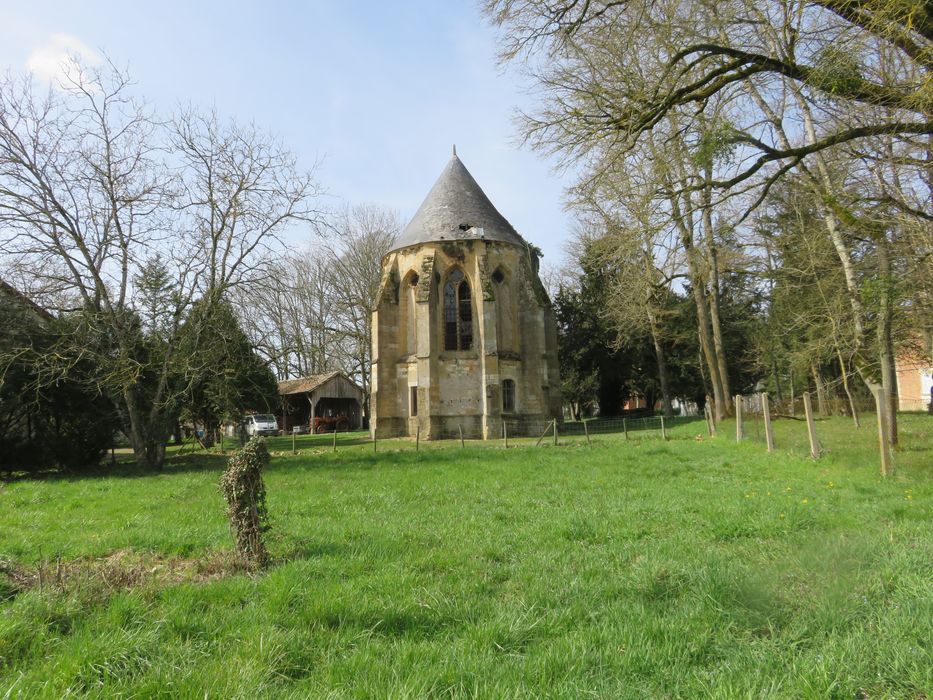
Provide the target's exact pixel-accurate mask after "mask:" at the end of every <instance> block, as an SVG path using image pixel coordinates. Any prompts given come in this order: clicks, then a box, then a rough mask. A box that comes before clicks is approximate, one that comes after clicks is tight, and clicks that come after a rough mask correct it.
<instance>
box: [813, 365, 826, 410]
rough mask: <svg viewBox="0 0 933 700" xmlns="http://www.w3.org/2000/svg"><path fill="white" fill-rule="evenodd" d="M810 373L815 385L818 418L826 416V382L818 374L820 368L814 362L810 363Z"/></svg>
mask: <svg viewBox="0 0 933 700" xmlns="http://www.w3.org/2000/svg"><path fill="white" fill-rule="evenodd" d="M810 374H811V375H813V384H814V385H815V386H816V405H817V411H818V412H819V414H820V418H825V417H826V383H825V382H824V381H823V377H822V375H821V374H820V368H819V367H817V366H816V363H815V362H811V363H810Z"/></svg>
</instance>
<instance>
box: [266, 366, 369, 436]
mask: <svg viewBox="0 0 933 700" xmlns="http://www.w3.org/2000/svg"><path fill="white" fill-rule="evenodd" d="M279 395H280V396H281V397H282V410H281V411H280V413H279V416H278V420H279V428H280V429H281V430H284V431H285V432H286V433H290V432H292V428H294V427H296V426H297V427H306V428H308V429H309V430H315V429H318V431H321V430H333V428H334V426H335V425H336V426H337V427H338V428H339V429H340V430H344V429H348V430H357V429H359V428H360V427H362V418H363V401H364V393H363V389H362V387H360V386H359V385H358V384H357V383H356V382H354V381H353V380H351V379H350V378H348V377H347V376H346V375H345V374H344V373H343V372H328V373H327V374H314V375H311V376H310V377H301V378H300V379H289V380H286V381H284V382H279ZM315 419H317V420H315Z"/></svg>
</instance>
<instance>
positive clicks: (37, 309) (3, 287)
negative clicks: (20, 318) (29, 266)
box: [0, 280, 52, 321]
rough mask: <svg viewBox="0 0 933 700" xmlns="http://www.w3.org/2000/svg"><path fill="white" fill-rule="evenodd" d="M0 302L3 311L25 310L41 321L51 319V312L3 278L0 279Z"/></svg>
mask: <svg viewBox="0 0 933 700" xmlns="http://www.w3.org/2000/svg"><path fill="white" fill-rule="evenodd" d="M0 304H2V305H3V308H4V310H5V311H10V310H13V309H15V310H16V311H17V312H25V313H27V314H30V315H32V316H34V317H36V318H38V319H41V320H43V321H50V320H52V314H50V313H49V312H48V311H46V310H45V309H43V308H42V307H41V306H39V305H38V304H37V303H35V302H34V301H33V300H32V299H30V298H29V297H27V296H26V295H25V294H23V293H22V292H21V291H19V290H18V289H16V287H13V286H10V285H9V284H7V283H6V282H4V281H3V280H0Z"/></svg>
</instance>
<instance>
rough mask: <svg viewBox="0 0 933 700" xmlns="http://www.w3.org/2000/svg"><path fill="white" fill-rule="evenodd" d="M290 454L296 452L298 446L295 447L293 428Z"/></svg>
mask: <svg viewBox="0 0 933 700" xmlns="http://www.w3.org/2000/svg"><path fill="white" fill-rule="evenodd" d="M292 454H293V455H296V454H298V448H297V447H295V431H294V429H293V430H292Z"/></svg>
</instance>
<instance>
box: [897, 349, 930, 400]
mask: <svg viewBox="0 0 933 700" xmlns="http://www.w3.org/2000/svg"><path fill="white" fill-rule="evenodd" d="M895 368H896V370H897V396H898V403H899V406H898V408H899V409H900V410H901V411H926V410H929V407H930V404H931V402H933V396H931V392H933V362H931V358H930V355H929V354H928V353H921V352H919V351H917V350H913V349H910V350H908V349H905V350H903V351H902V352H900V353H899V354H898V356H897V360H896V361H895Z"/></svg>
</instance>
